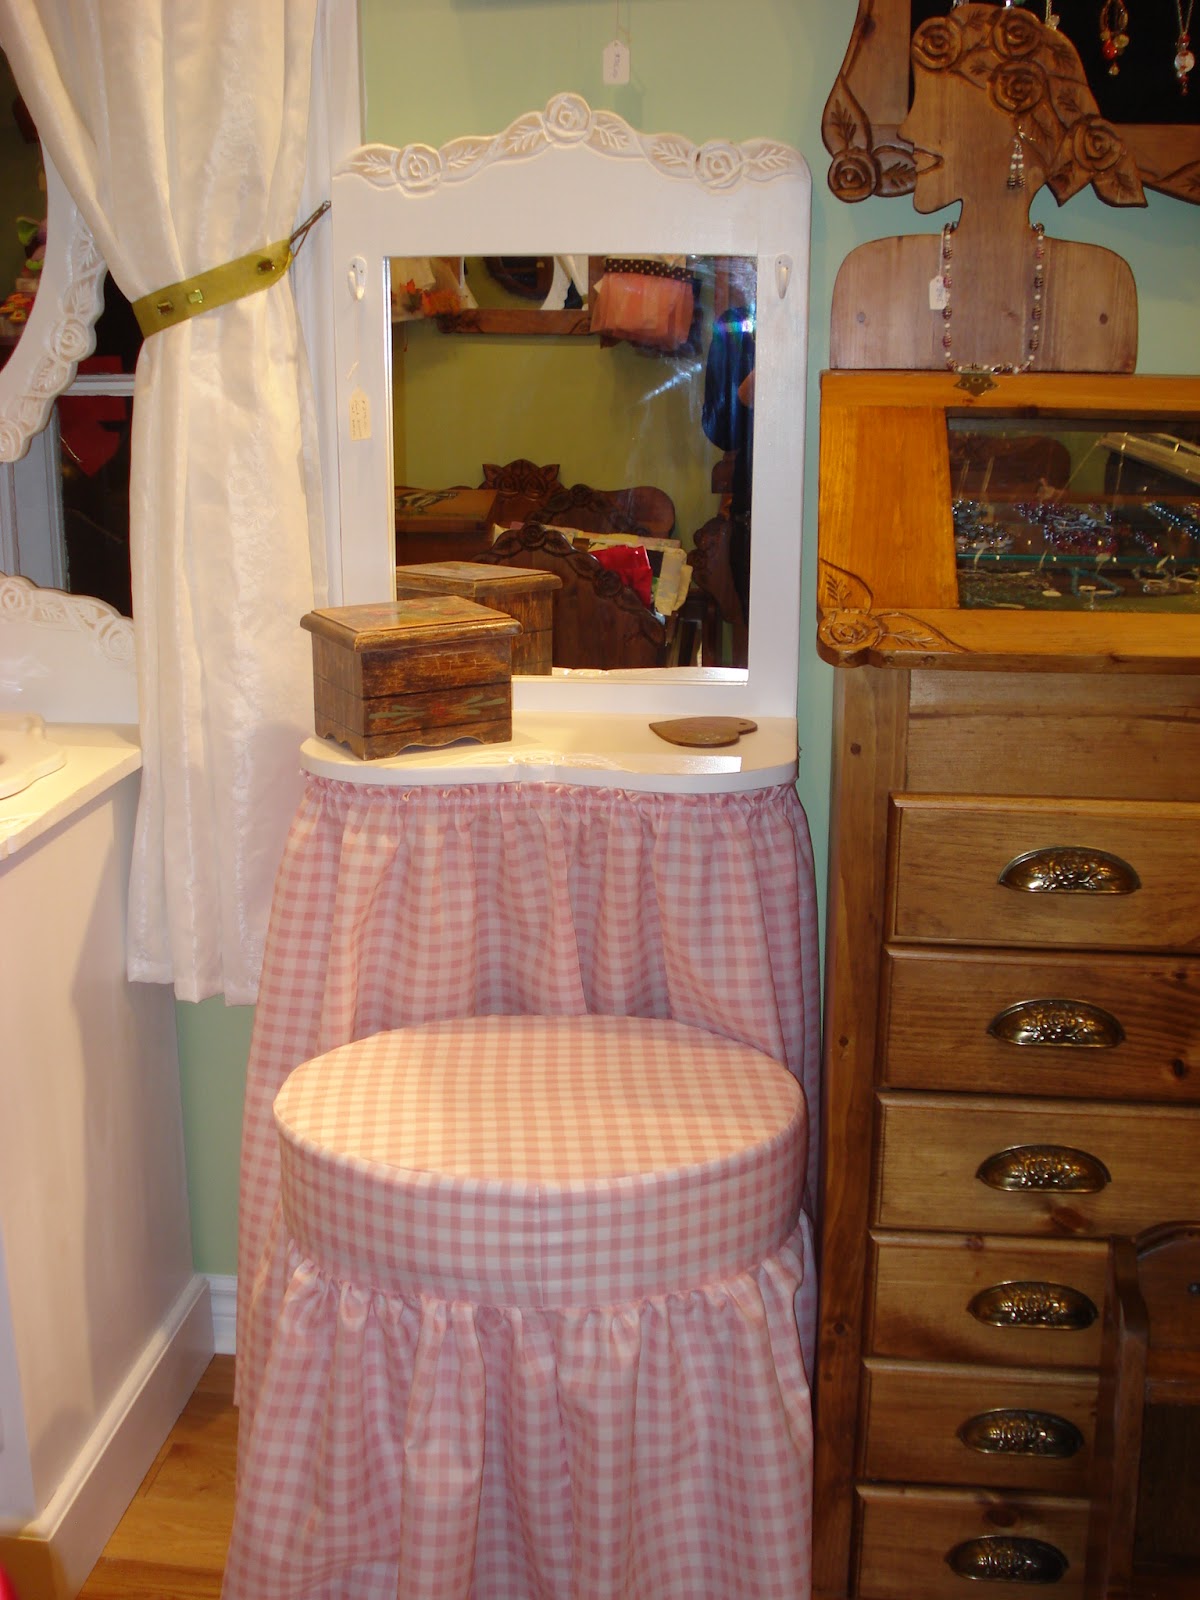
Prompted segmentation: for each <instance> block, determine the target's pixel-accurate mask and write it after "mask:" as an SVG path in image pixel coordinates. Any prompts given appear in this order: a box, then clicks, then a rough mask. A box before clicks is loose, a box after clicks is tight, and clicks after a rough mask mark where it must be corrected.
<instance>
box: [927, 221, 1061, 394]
mask: <svg viewBox="0 0 1200 1600" xmlns="http://www.w3.org/2000/svg"><path fill="white" fill-rule="evenodd" d="M957 227H958V224H957V222H948V223H947V224H946V225H945V227H944V228H943V229H942V350H943V351H944V353H945V359H946V370H947V372H1028V371H1029V369H1030V367H1032V365H1033V363H1034V358H1035V357H1036V355H1037V353H1038V351H1039V350H1040V349H1041V345H1042V295H1043V293H1044V291H1045V287H1046V268H1045V261H1046V230H1045V228H1044V227H1043V226H1042V224H1041V223H1040V222H1035V223H1034V225H1033V299H1032V303H1031V304H1030V307H1029V314H1028V317H1027V326H1028V328H1029V341H1028V344H1027V347H1026V348H1027V349H1028V352H1029V353H1028V355H1027V356H1026V357H1025V360H1024V361H1022V362H1021V364H1020V366H1019V367H1018V366H1013V365H1012V364H1011V363H1008V362H997V363H996V364H995V365H994V366H973V367H963V366H960V365H959V364H958V363H957V362H956V361H955V359H954V354H953V348H952V341H951V338H950V317H951V308H950V259H951V257H952V255H953V254H954V250H953V246H952V243H951V241H952V240H953V238H954V233H955V230H956V229H957Z"/></svg>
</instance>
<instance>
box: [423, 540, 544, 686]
mask: <svg viewBox="0 0 1200 1600" xmlns="http://www.w3.org/2000/svg"><path fill="white" fill-rule="evenodd" d="M561 588H562V579H561V578H560V577H559V576H558V574H557V573H556V572H541V571H539V570H538V568H537V567H501V566H489V565H488V564H487V563H486V562H482V561H431V562H428V563H426V564H425V565H423V566H417V567H398V568H397V569H396V598H397V599H398V600H403V599H407V598H411V597H416V596H418V595H430V594H456V595H461V596H462V597H463V599H466V600H474V601H475V602H476V604H478V605H481V606H489V607H491V609H492V610H494V611H504V612H507V614H508V615H509V616H510V617H515V618H516V619H517V621H518V622H519V623H520V624H521V634H520V636H519V637H518V638H516V639H514V640H513V656H512V669H513V671H514V672H528V673H542V674H544V673H548V672H549V671H550V667H551V662H552V658H553V650H552V646H553V642H554V629H553V621H554V591H555V590H556V589H561Z"/></svg>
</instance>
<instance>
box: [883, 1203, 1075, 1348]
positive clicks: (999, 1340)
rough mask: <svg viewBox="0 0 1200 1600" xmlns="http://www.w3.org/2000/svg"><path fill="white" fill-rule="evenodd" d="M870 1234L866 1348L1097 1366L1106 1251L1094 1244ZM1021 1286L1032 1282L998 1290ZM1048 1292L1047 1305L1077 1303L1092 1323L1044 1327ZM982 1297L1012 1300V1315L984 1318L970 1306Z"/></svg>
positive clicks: (975, 1236)
mask: <svg viewBox="0 0 1200 1600" xmlns="http://www.w3.org/2000/svg"><path fill="white" fill-rule="evenodd" d="M871 1237H872V1250H871V1257H872V1267H871V1271H872V1293H871V1296H870V1302H871V1304H870V1318H869V1325H868V1330H867V1338H868V1345H867V1354H869V1355H876V1356H892V1357H898V1358H904V1359H906V1360H922V1359H928V1360H931V1361H945V1362H960V1361H966V1362H986V1363H988V1364H995V1365H997V1366H1006V1367H1082V1368H1094V1367H1095V1366H1096V1364H1097V1362H1098V1361H1099V1359H1100V1314H1101V1312H1102V1311H1103V1309H1104V1268H1105V1258H1106V1255H1107V1245H1106V1244H1104V1243H1103V1242H1102V1241H1101V1240H1099V1239H1078V1240H1073V1241H1072V1242H1071V1243H1069V1244H1068V1243H1063V1242H1061V1241H1058V1240H1053V1241H1052V1240H1048V1239H1023V1240H1020V1241H1014V1240H1012V1239H984V1238H981V1237H980V1236H979V1235H978V1234H928V1233H927V1234H911V1233H910V1234H896V1233H885V1232H882V1231H880V1232H877V1233H874V1234H872V1236H871ZM1027 1284H1033V1285H1037V1286H1038V1287H1037V1288H1036V1289H1033V1290H1029V1291H1023V1290H1013V1289H1011V1288H1005V1286H1006V1285H1027ZM1043 1285H1044V1286H1046V1291H1043V1289H1042V1287H1041V1286H1043ZM992 1291H996V1293H994V1294H992V1293H991V1292H992ZM1047 1293H1048V1295H1049V1302H1050V1307H1053V1305H1055V1304H1057V1303H1058V1302H1060V1301H1062V1300H1067V1301H1069V1302H1070V1303H1071V1304H1072V1305H1075V1304H1076V1303H1077V1304H1078V1306H1079V1311H1080V1314H1081V1316H1082V1317H1083V1318H1085V1319H1086V1317H1087V1316H1088V1315H1089V1311H1090V1313H1093V1314H1094V1316H1093V1320H1091V1321H1087V1320H1084V1321H1082V1322H1080V1323H1079V1325H1073V1324H1072V1322H1071V1321H1070V1320H1069V1319H1062V1321H1061V1322H1060V1324H1059V1325H1053V1326H1052V1325H1048V1321H1047V1318H1048V1316H1049V1309H1048V1307H1047V1305H1046V1303H1045V1302H1046V1299H1047ZM981 1295H990V1297H991V1299H992V1300H995V1299H997V1298H998V1299H1000V1300H1001V1302H1004V1301H1009V1302H1015V1303H1016V1309H1014V1310H1012V1311H1010V1312H1009V1316H1010V1317H1011V1318H1015V1319H1016V1320H1008V1321H1000V1322H992V1321H987V1320H982V1319H983V1317H984V1316H985V1315H987V1314H988V1313H987V1312H986V1310H985V1308H984V1307H983V1306H979V1307H978V1310H979V1314H976V1313H975V1312H972V1310H971V1309H970V1307H971V1305H972V1303H973V1302H977V1297H979V1296H981ZM992 1314H993V1315H996V1316H1003V1315H1004V1312H1003V1310H997V1311H994V1312H993V1313H992Z"/></svg>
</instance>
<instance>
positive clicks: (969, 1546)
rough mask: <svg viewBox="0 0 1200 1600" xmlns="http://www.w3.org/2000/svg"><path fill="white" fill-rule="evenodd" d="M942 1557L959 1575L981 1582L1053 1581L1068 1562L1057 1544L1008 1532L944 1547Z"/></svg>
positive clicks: (1055, 1581)
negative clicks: (1021, 1537) (944, 1556)
mask: <svg viewBox="0 0 1200 1600" xmlns="http://www.w3.org/2000/svg"><path fill="white" fill-rule="evenodd" d="M946 1560H947V1562H948V1563H949V1566H950V1569H951V1571H953V1572H957V1574H958V1575H959V1577H960V1578H976V1579H979V1580H980V1581H982V1582H984V1583H1057V1582H1058V1581H1059V1579H1060V1578H1061V1577H1062V1576H1063V1574H1064V1573H1065V1572H1066V1570H1067V1567H1068V1565H1069V1563H1068V1561H1067V1558H1066V1556H1065V1555H1063V1553H1062V1551H1061V1550H1060V1549H1059V1548H1058V1546H1057V1545H1053V1544H1047V1543H1046V1541H1045V1540H1044V1539H1020V1538H1015V1537H1013V1536H1012V1535H1011V1534H987V1535H985V1536H984V1537H983V1538H982V1539H967V1540H965V1541H964V1543H962V1544H956V1545H955V1546H954V1549H953V1550H948V1551H947V1552H946Z"/></svg>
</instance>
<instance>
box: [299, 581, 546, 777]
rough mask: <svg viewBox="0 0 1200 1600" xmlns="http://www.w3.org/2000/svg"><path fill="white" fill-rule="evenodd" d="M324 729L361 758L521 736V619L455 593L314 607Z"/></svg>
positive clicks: (308, 624) (318, 719)
mask: <svg viewBox="0 0 1200 1600" xmlns="http://www.w3.org/2000/svg"><path fill="white" fill-rule="evenodd" d="M300 625H301V627H303V628H306V629H307V630H308V632H309V633H311V634H312V644H313V706H314V712H315V725H316V731H317V734H318V735H319V736H320V737H322V738H329V739H336V740H338V741H339V743H341V744H345V745H348V746H349V747H350V749H351V750H353V752H354V754H355V755H356V756H361V757H363V758H364V759H366V760H368V761H369V760H373V759H374V758H375V757H377V756H394V755H397V754H399V752H400V751H401V750H406V749H408V748H409V746H411V745H441V744H450V743H452V742H453V741H454V740H455V739H479V740H480V741H481V742H482V743H484V744H494V743H498V742H500V741H501V740H505V739H511V738H512V647H513V638H514V636H515V635H518V634H519V633H520V631H521V625H520V623H519V622H517V621H516V620H515V619H514V618H512V617H509V616H505V615H503V614H502V613H500V612H498V611H493V610H490V609H489V608H488V607H486V606H481V605H476V604H475V603H474V602H473V601H471V600H462V599H459V598H458V597H457V596H454V595H444V596H442V595H434V596H430V597H429V598H427V599H424V600H399V601H396V600H385V601H382V602H380V603H379V604H376V605H364V606H334V607H331V608H329V609H328V610H323V611H310V612H309V613H308V615H307V616H305V617H302V618H301V622H300Z"/></svg>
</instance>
